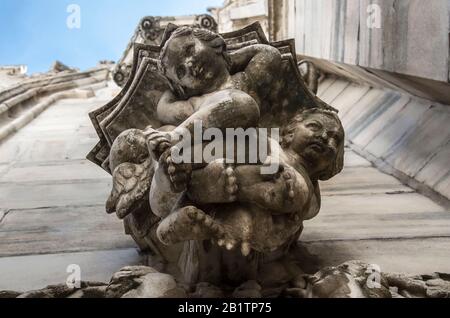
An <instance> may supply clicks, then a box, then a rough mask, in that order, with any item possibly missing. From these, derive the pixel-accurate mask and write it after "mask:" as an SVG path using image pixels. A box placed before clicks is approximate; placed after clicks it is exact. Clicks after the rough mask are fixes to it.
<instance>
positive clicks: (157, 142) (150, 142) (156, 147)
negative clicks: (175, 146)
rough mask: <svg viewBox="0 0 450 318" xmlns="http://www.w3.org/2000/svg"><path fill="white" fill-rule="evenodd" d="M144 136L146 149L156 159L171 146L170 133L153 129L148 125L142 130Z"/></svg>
mask: <svg viewBox="0 0 450 318" xmlns="http://www.w3.org/2000/svg"><path fill="white" fill-rule="evenodd" d="M144 136H145V138H146V142H147V147H148V150H149V152H150V154H151V155H152V157H153V159H155V160H156V161H158V160H159V158H160V157H161V155H162V154H163V153H164V152H165V151H166V150H168V149H169V148H170V147H171V143H170V135H169V134H167V133H163V132H160V131H158V130H156V129H153V128H151V127H150V126H149V127H147V128H146V129H145V130H144Z"/></svg>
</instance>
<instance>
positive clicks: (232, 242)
mask: <svg viewBox="0 0 450 318" xmlns="http://www.w3.org/2000/svg"><path fill="white" fill-rule="evenodd" d="M217 245H219V246H220V247H223V248H225V249H227V250H228V251H231V250H234V249H236V248H239V247H240V248H241V253H242V255H243V256H245V257H247V256H248V255H250V253H251V251H252V247H251V244H250V243H249V242H239V241H238V240H236V239H234V238H231V237H228V238H227V237H224V238H222V239H219V240H218V241H217Z"/></svg>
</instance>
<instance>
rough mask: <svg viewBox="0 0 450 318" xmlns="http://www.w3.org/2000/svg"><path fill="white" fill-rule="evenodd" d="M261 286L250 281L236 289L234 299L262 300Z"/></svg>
mask: <svg viewBox="0 0 450 318" xmlns="http://www.w3.org/2000/svg"><path fill="white" fill-rule="evenodd" d="M261 289H262V288H261V286H260V285H259V284H258V283H257V282H255V281H248V282H245V283H244V284H242V285H241V286H239V287H238V288H236V289H235V290H234V292H233V296H232V297H233V298H262V294H261Z"/></svg>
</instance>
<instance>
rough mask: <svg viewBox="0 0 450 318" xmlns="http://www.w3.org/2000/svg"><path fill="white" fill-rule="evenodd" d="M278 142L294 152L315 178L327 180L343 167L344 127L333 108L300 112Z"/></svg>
mask: <svg viewBox="0 0 450 318" xmlns="http://www.w3.org/2000/svg"><path fill="white" fill-rule="evenodd" d="M281 145H282V147H283V148H290V149H291V150H292V151H293V152H295V153H296V154H298V155H299V156H300V157H301V158H302V159H303V160H304V161H305V162H306V163H307V165H308V172H309V174H310V175H311V176H314V177H315V178H317V179H318V180H328V179H330V178H332V177H333V176H335V175H336V174H338V173H339V172H341V170H342V168H343V165H344V128H343V127H342V124H341V121H340V120H339V117H338V116H337V114H336V113H335V112H333V111H329V110H324V109H319V108H314V109H308V110H305V111H303V112H301V113H300V114H298V115H297V116H295V117H294V118H293V119H292V120H291V122H290V123H289V124H288V125H287V127H286V128H285V129H284V130H283V134H282V140H281Z"/></svg>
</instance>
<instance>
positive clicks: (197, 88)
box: [162, 35, 226, 95]
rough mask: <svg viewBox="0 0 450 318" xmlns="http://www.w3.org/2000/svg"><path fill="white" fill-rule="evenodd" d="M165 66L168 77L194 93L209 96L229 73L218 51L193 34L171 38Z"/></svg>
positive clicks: (164, 61)
mask: <svg viewBox="0 0 450 318" xmlns="http://www.w3.org/2000/svg"><path fill="white" fill-rule="evenodd" d="M162 63H163V64H164V66H165V69H166V76H167V77H168V78H169V79H170V80H171V81H172V82H173V83H175V84H177V85H179V86H181V87H183V89H185V90H187V91H188V93H190V94H195V95H200V94H203V93H207V92H208V89H209V88H210V87H211V86H212V85H211V84H212V83H211V82H212V81H213V80H216V79H217V77H219V76H220V75H221V74H224V73H223V72H224V71H226V64H225V61H224V60H223V58H222V57H221V56H220V55H218V54H217V52H216V51H215V50H214V49H213V48H211V47H209V46H208V45H207V44H205V43H204V42H203V41H201V40H199V39H197V38H196V37H195V36H193V35H186V36H181V37H176V38H174V39H171V40H170V42H169V43H168V46H167V52H166V54H165V56H164V58H163V61H162Z"/></svg>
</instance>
